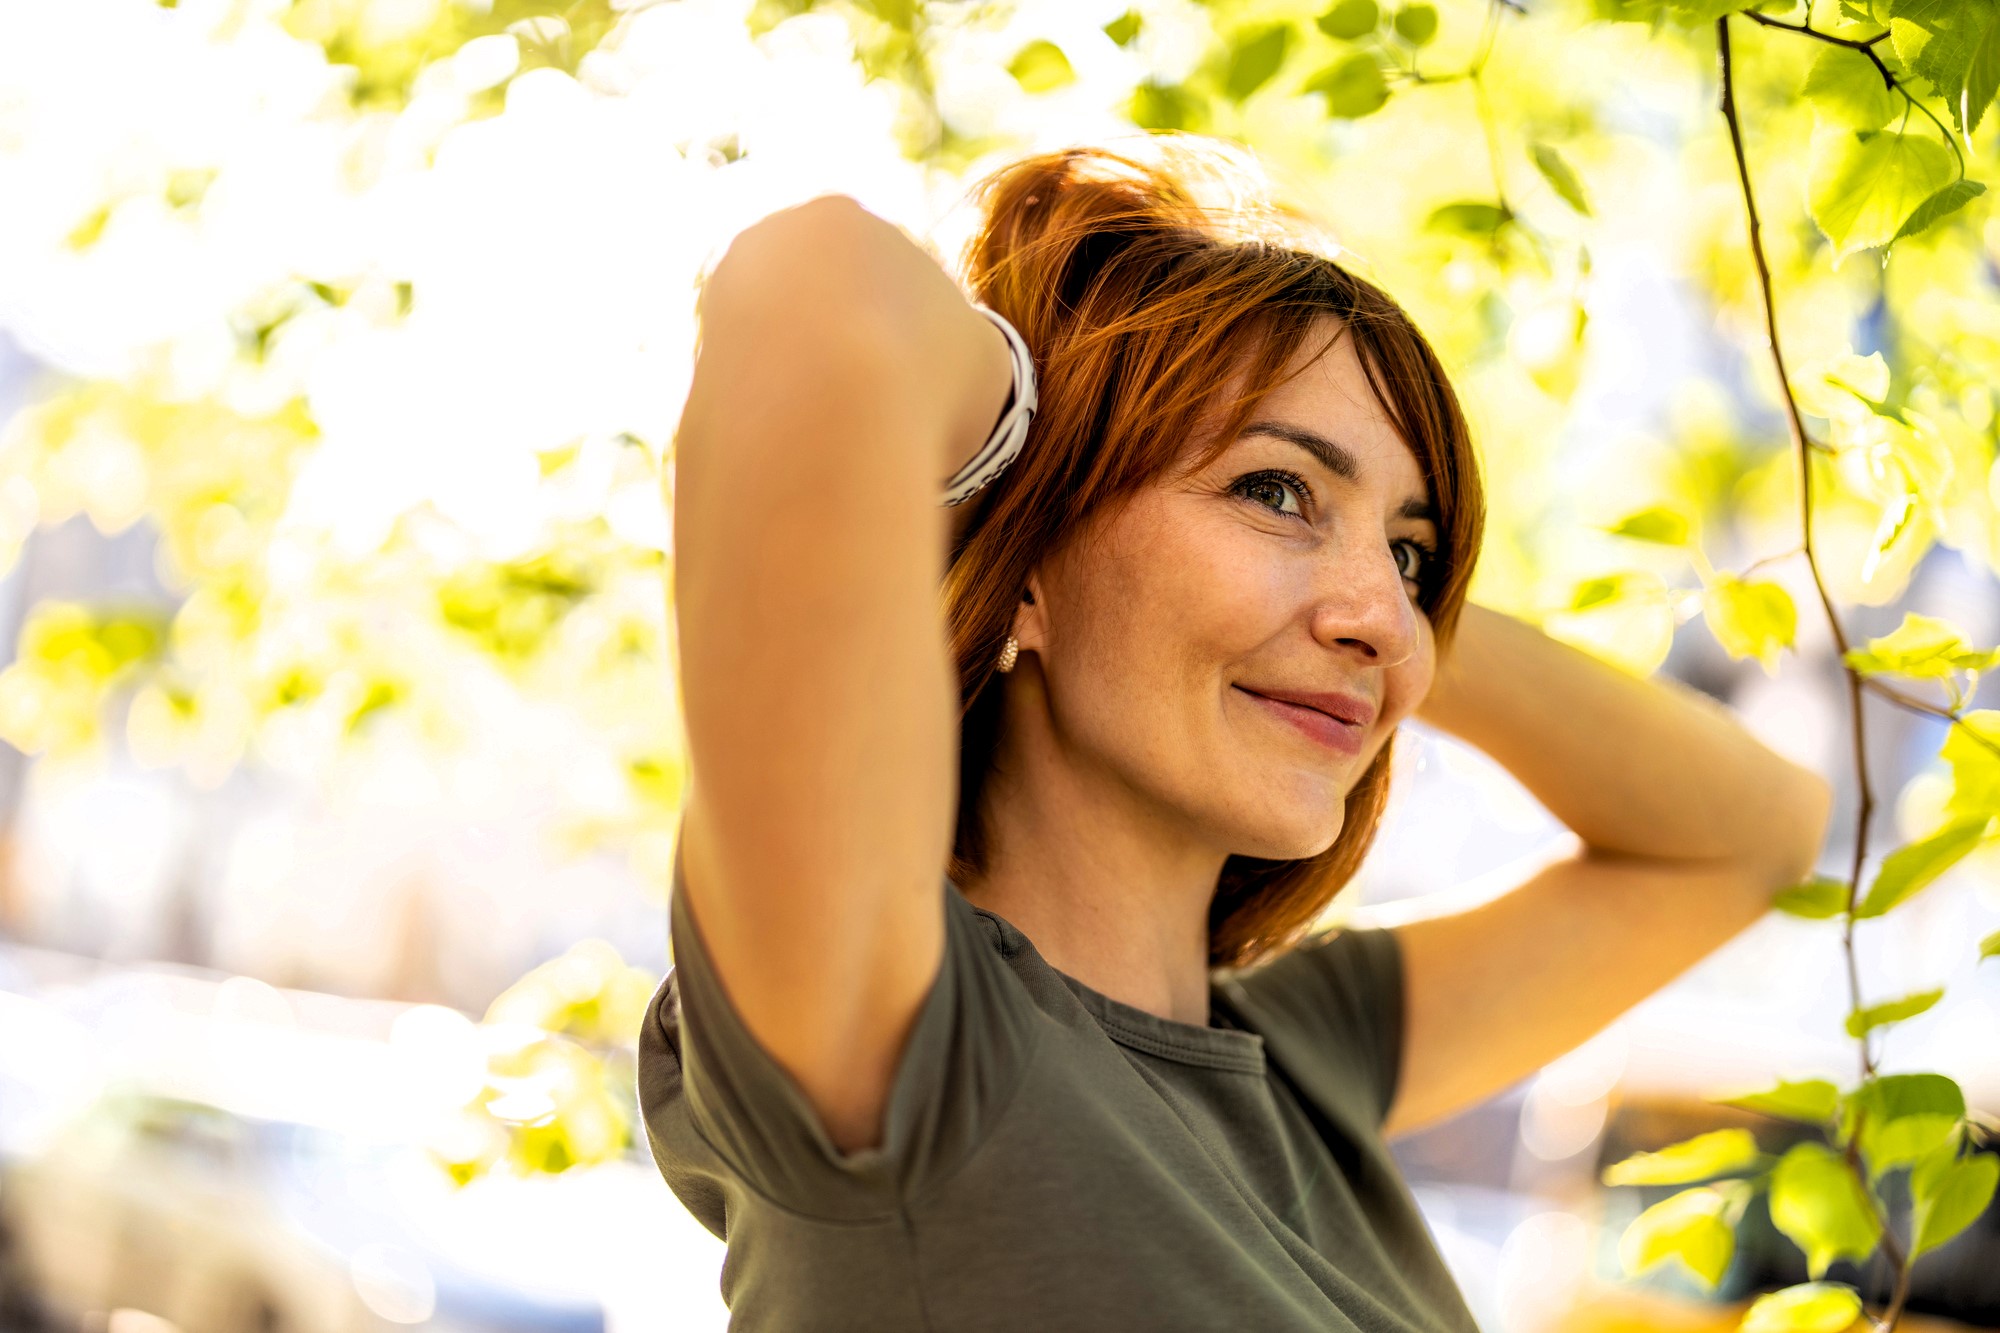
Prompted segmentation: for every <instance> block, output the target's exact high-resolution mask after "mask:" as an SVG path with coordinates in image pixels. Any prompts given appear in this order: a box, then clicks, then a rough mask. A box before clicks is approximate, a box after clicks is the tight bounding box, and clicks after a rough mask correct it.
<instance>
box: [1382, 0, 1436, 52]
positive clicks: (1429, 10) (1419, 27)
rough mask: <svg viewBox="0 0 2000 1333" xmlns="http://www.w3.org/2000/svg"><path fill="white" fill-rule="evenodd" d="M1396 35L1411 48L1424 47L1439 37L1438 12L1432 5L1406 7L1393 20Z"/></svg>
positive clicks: (1398, 11)
mask: <svg viewBox="0 0 2000 1333" xmlns="http://www.w3.org/2000/svg"><path fill="white" fill-rule="evenodd" d="M1393 23H1394V25H1395V28H1396V35H1397V36H1398V37H1401V38H1402V39H1403V40H1404V41H1406V42H1408V43H1409V44H1410V45H1411V46H1422V45H1424V44H1425V43H1426V42H1428V41H1430V39H1431V38H1433V37H1435V36H1437V30H1438V12H1437V10H1436V9H1435V8H1434V7H1432V6H1430V5H1404V6H1403V7H1402V8H1400V9H1398V10H1397V11H1396V17H1395V19H1394V20H1393Z"/></svg>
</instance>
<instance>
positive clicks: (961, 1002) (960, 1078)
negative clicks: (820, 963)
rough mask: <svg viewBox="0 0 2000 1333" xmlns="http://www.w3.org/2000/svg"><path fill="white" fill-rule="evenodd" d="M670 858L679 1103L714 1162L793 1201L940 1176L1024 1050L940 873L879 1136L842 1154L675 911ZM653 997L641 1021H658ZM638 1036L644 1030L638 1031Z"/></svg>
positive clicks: (994, 965)
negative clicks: (928, 945) (923, 982)
mask: <svg viewBox="0 0 2000 1333" xmlns="http://www.w3.org/2000/svg"><path fill="white" fill-rule="evenodd" d="M681 875H682V871H681V867H680V865H679V858H678V857H676V864H675V867H674V881H673V890H672V896H671V899H670V906H669V916H670V922H671V926H670V929H671V939H672V949H673V959H674V970H673V973H672V974H671V975H670V977H669V980H668V983H667V987H663V990H665V989H668V988H671V989H672V990H674V991H675V992H676V995H675V997H674V998H675V1000H676V1001H677V1003H676V1004H675V1005H674V1006H673V1007H672V1008H673V1010H674V1011H675V1014H674V1016H675V1018H676V1019H677V1021H678V1023H679V1026H680V1032H679V1034H678V1036H679V1040H678V1041H673V1042H666V1043H662V1042H659V1041H657V1040H656V1041H654V1042H652V1043H651V1045H652V1046H653V1048H654V1049H656V1050H659V1049H672V1050H675V1051H677V1058H678V1060H679V1062H680V1065H681V1070H680V1073H681V1078H680V1088H681V1092H682V1095H683V1096H684V1098H685V1103H686V1105H685V1110H686V1113H687V1115H688V1117H689V1120H690V1121H691V1123H692V1125H693V1127H694V1129H695V1130H696V1131H697V1133H698V1135H699V1137H700V1139H701V1140H702V1142H703V1143H704V1144H705V1145H706V1146H707V1147H708V1148H709V1149H710V1150H712V1151H713V1152H714V1154H715V1155H716V1157H717V1158H719V1159H720V1163H721V1164H722V1166H723V1167H725V1168H726V1170H727V1171H728V1172H729V1173H730V1174H732V1175H734V1176H736V1177H738V1178H739V1179H740V1180H741V1181H742V1182H743V1183H744V1184H745V1185H747V1186H748V1187H749V1188H751V1189H754V1190H756V1191H757V1192H758V1193H760V1194H762V1195H763V1196H764V1197H765V1198H766V1199H768V1200H770V1201H771V1202H773V1203H776V1204H778V1205H779V1206H781V1207H784V1208H787V1209H790V1210H791V1211H793V1212H796V1213H801V1214H804V1215H807V1216H812V1217H818V1218H825V1219H831V1220H862V1219H866V1218H875V1217H881V1216H883V1215H886V1214H889V1213H893V1212H894V1211H895V1210H896V1208H897V1207H898V1206H899V1205H900V1204H902V1203H903V1202H904V1201H906V1200H908V1199H911V1198H913V1197H916V1196H918V1195H920V1194H922V1193H924V1192H925V1191H926V1190H928V1189H929V1188H931V1187H932V1186H934V1185H936V1184H939V1183H941V1182H942V1181H943V1180H944V1179H945V1178H946V1177H948V1176H949V1175H950V1174H951V1173H952V1172H953V1171H954V1170H956V1169H957V1167H958V1166H959V1165H960V1164H961V1163H963V1162H964V1161H965V1159H966V1158H967V1157H969V1156H970V1155H971V1153H972V1151H973V1150H974V1149H975V1148H976V1147H977V1146H978V1145H979V1144H980V1143H981V1142H982V1141H983V1140H984V1138H985V1136H986V1134H987V1132H988V1130H989V1129H990V1128H991V1127H992V1125H993V1123H994V1122H995V1121H996V1120H997V1119H998V1118H999V1116H1000V1115H1001V1114H1002V1113H1003V1112H1004V1111H1005V1110H1006V1107H1007V1103H1008V1101H1009V1099H1010V1098H1011V1096H1012V1094H1013V1092H1014V1090H1015V1088H1016V1087H1017V1086H1018V1085H1019V1083H1020V1081H1021V1075H1022V1073H1023V1071H1024V1069H1025V1067H1026V1064H1027V1061H1028V1059H1029V1057H1030V1055H1031V1054H1032V1046H1033V1039H1034V1036H1035V1034H1036V1031H1037V1024H1036V1011H1035V1010H1034V1008H1033V1005H1032V1002H1031V1001H1030V999H1029V997H1028V996H1027V993H1026V992H1025V991H1024V990H1023V989H1022V988H1021V985H1020V982H1019V981H1018V980H1017V979H1016V978H1015V977H1014V975H1013V973H1012V972H1011V970H1010V969H1009V968H1008V965H1007V963H1006V961H1005V960H1004V959H1003V958H1002V957H1001V956H1000V953H999V951H998V949H997V948H996V946H995V943H994V941H993V938H992V936H991V934H990V933H989V931H988V929H987V927H986V926H985V924H984V923H983V922H982V921H981V920H980V919H979V917H978V915H977V914H976V913H975V912H974V911H973V910H972V907H971V904H969V903H968V902H966V900H965V898H964V897H963V895H961V894H960V893H959V892H958V890H957V889H955V888H953V887H952V885H951V884H950V882H949V881H948V880H944V879H943V878H942V877H940V881H939V893H938V899H937V908H936V910H938V911H939V912H942V913H943V914H944V918H945V931H944V957H943V959H942V961H941V963H940V966H939V970H938V973H937V977H936V979H935V980H934V981H933V982H932V984H931V989H930V991H929V992H928V993H927V994H926V996H925V998H924V1000H923V1002H922V1004H921V1006H920V1008H919V1011H918V1014H917V1018H916V1022H915V1024H914V1026H913V1027H912V1029H911V1031H910V1035H909V1037H908V1039H907V1041H906V1043H905V1045H904V1048H903V1051H902V1053H901V1056H900V1059H899V1063H898V1065H897V1068H896V1073H895V1076H894V1079H893V1082H892V1084H891V1089H890V1094H889V1101H888V1106H887V1108H886V1117H885V1125H884V1133H883V1139H882V1141H881V1142H880V1143H879V1144H877V1145H875V1146H872V1147H868V1148H863V1149H860V1150H857V1151H854V1152H843V1151H842V1150H841V1149H839V1148H838V1147H837V1146H835V1144H834V1143H833V1141H832V1140H831V1139H830V1138H828V1136H827V1133H826V1129H825V1126H824V1125H823V1124H822V1123H821V1121H820V1118H819V1115H818V1113H817V1112H816V1111H815V1110H814V1109H813V1106H812V1103H811V1101H810V1100H809V1099H808V1098H807V1096H806V1094H805V1091H804V1089H802V1088H801V1087H800V1086H799V1084H798V1083H797V1081H796V1080H794V1079H793V1078H792V1076H791V1075H790V1074H789V1073H787V1072H786V1070H785V1069H784V1068H783V1066H781V1065H780V1064H779V1063H778V1062H777V1060H776V1059H775V1058H774V1057H773V1056H772V1055H771V1054H770V1053H769V1052H768V1051H767V1050H766V1049H765V1048H764V1046H763V1045H762V1044H761V1043H760V1042H759V1041H758V1040H757V1039H756V1038H755V1037H754V1036H753V1035H752V1034H751V1032H750V1029H749V1027H748V1026H747V1025H746V1024H745V1023H744V1022H743V1020H742V1018H741V1016H740V1015H739V1014H738V1012H737V1010H736V1008H735V1006H734V1004H733V1003H732V1002H731V1001H730V999H729V996H728V992H727V991H726V990H725V989H724V987H723V986H722V984H721V981H720V978H719V976H718V974H717V973H716V971H715V968H714V966H713V964H712V960H711V959H710V957H709V954H708V950H707V948H706V947H705V945H704V944H703V942H702V938H701V933H700V931H699V929H698V928H697V927H696V925H695V923H694V921H693V919H692V916H691V914H690V912H689V909H688V905H687V902H686V898H685V894H684V892H683V883H682V878H681ZM667 1014H668V1009H667V1008H666V1007H664V1006H661V1005H658V1004H656V1005H655V1006H654V1009H653V1012H651V1013H649V1014H648V1016H647V1021H648V1023H659V1022H662V1021H665V1019H666V1016H667ZM649 1035H650V1034H649Z"/></svg>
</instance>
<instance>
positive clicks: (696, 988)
mask: <svg viewBox="0 0 2000 1333" xmlns="http://www.w3.org/2000/svg"><path fill="white" fill-rule="evenodd" d="M678 871H679V867H678V866H676V876H675V881H674V890H673V895H672V899H671V907H670V909H669V910H670V922H671V930H672V939H673V954H674V963H675V966H674V968H673V970H672V971H670V972H669V973H668V974H667V978H666V980H665V982H664V983H663V984H662V985H661V986H660V989H659V991H658V992H657V993H656V994H655V995H654V997H653V1001H652V1004H651V1005H650V1006H649V1008H648V1009H647V1012H646V1019H645V1024H644V1027H643V1028H642V1030H641V1032H640V1039H639V1063H638V1083H639V1098H640V1104H641V1107H642V1109H643V1111H644V1115H645V1125H646V1134H647V1138H648V1141H649V1142H650V1144H651V1146H652V1151H653V1158H654V1160H655V1161H656V1162H657V1163H658V1164H659V1168H660V1171H661V1173H662V1174H663V1175H664V1176H665V1177H666V1179H667V1183H668V1184H669V1185H670V1186H671V1187H672V1188H673V1191H674V1193H675V1194H676V1195H678V1196H679V1197H680V1199H681V1202H682V1203H684V1204H685V1205H686V1206H687V1207H688V1209H689V1210H690V1211H691V1212H692V1213H693V1214H694V1215H695V1217H696V1218H698V1219H699V1220H700V1221H701V1222H702V1224H703V1225H704V1226H706V1227H707V1228H708V1229H709V1230H710V1231H712V1232H713V1233H715V1234H716V1235H717V1236H719V1237H721V1238H722V1239H723V1240H724V1241H725V1242H726V1243H727V1252H726V1256H725V1258H724V1261H723V1266H722V1279H721V1286H722V1297H723V1300H724V1302H725V1303H726V1304H727V1305H728V1306H729V1309H730V1312H731V1321H730V1327H731V1329H732V1330H741V1331H745V1333H790V1331H791V1330H822V1329H824V1330H850V1329H851V1330H855V1331H856V1333H861V1331H863V1330H865V1331H866V1333H904V1331H905V1330H908V1331H909V1333H916V1331H917V1330H926V1331H935V1333H985V1331H986V1330H994V1331H995V1333H999V1331H1000V1330H1006V1331H1008V1333H1015V1331H1017V1330H1023V1329H1033V1330H1036V1333H1067V1331H1068V1330H1076V1331H1077V1333H1104V1331H1105V1330H1110V1329H1118V1330H1125V1329H1132V1330H1159V1331H1160V1333H1180V1331H1182V1330H1185V1331H1186V1333H1196V1331H1197V1330H1199V1333H1214V1330H1218V1329H1232V1330H1233V1329H1254V1330H1257V1331H1258V1333H1307V1330H1311V1331H1312V1333H1325V1330H1330V1329H1333V1330H1339V1329H1361V1330H1369V1333H1405V1331H1407V1330H1423V1331H1424V1333H1444V1331H1449V1333H1476V1325H1475V1324H1474V1322H1473V1319H1472V1316H1471V1314H1470V1313H1469V1312H1468V1311H1467V1310H1466V1307H1465V1304H1464V1301H1463V1299H1462V1297H1461V1296H1460V1294H1459V1291H1458V1288H1457V1286H1456V1285H1455V1283H1454V1282H1453V1280H1452V1278H1451V1275H1450V1273H1449V1272H1448V1271H1447V1270H1446V1268H1445V1266H1444V1263H1443V1261H1442V1259H1441V1258H1440V1256H1439V1254H1438V1251H1437V1248H1436V1246H1435V1244H1434V1243H1433V1241H1432V1239H1431V1236H1430V1233H1429V1232H1428V1231H1427V1230H1426V1228H1425V1225H1424V1222H1423V1218H1422V1216H1421V1215H1420V1214H1419V1213H1418V1211H1417V1209H1416V1205H1415V1202H1414V1201H1413V1200H1412V1198H1411V1196H1410V1193H1409V1190H1408V1187H1407V1186H1406V1185H1405V1184H1404V1182H1403V1180H1402V1178H1401V1176H1400V1175H1399V1173H1398V1172H1397V1169H1396V1166H1395V1164H1394V1162H1393V1161H1392V1160H1391V1159H1390V1157H1389V1154H1388V1152H1387V1150H1386V1149H1385V1148H1384V1146H1383V1142H1382V1138H1381V1134H1380V1126H1381V1123H1382V1119H1383V1117H1384V1116H1385V1115H1386V1114H1387V1110H1388V1106H1389V1103H1390V1098H1391V1096H1392V1094H1393V1093H1394V1090H1395V1083H1396V1076H1397V1066H1398V1060H1399V1057H1400V1051H1401V1040H1402V1022H1403V1009H1402V970H1401V969H1402V962H1401V955H1400V952H1399V946H1398V945H1397V943H1396V940H1395V937H1394V936H1393V935H1391V934H1390V933H1389V932H1387V931H1385V930H1357V929H1350V930H1346V931H1343V932H1341V933H1340V934H1338V935H1335V936H1333V937H1332V938H1331V939H1326V940H1322V941H1319V942H1316V943H1312V944H1309V945H1307V946H1304V947H1302V948H1299V949H1295V950H1293V951H1291V952H1290V953H1287V954H1285V955H1283V956H1281V957H1279V958H1277V959H1274V960H1272V961H1269V962H1267V963H1264V964H1262V965H1259V966H1257V967H1254V968H1250V969H1244V970H1240V971H1235V972H1230V971H1217V972H1215V973H1213V974H1212V976H1211V983H1212V984H1211V989H1210V993H1211V998H1212V1003H1213V1010H1214V1023H1213V1024H1212V1025H1211V1026H1208V1027H1197V1026H1195V1025H1193V1024H1190V1023H1180V1022H1175V1021H1173V1020H1170V1019H1165V1018H1161V1017H1159V1016H1158V1015H1155V1014H1150V1013H1147V1012H1146V1011H1145V1010H1143V1009H1139V1008H1137V1007H1135V1006H1132V1005H1128V1004H1124V1003H1122V1002H1120V1001H1117V1000H1114V999H1111V998H1110V997H1109V996H1106V995H1104V994H1101V993H1100V992H1098V991H1096V990H1093V989H1091V988H1090V987H1088V986H1086V985H1084V984H1083V983H1082V982H1079V981H1077V980H1076V979H1075V978H1073V977H1070V976H1069V975H1067V974H1066V973H1063V972H1059V971H1057V970H1056V969H1055V968H1053V967H1051V966H1050V965H1049V964H1048V963H1047V962H1046V961H1045V960H1044V959H1043V958H1042V956H1041V955H1040V954H1039V953H1037V952H1036V950H1035V946H1034V945H1033V944H1032V943H1031V942H1030V941H1029V940H1028V938H1027V937H1026V936H1025V935H1023V934H1022V933H1021V932H1020V931H1019V930H1017V929H1015V928H1014V927H1013V926H1012V925H1011V924H1009V923H1008V922H1007V921H1005V920H1004V919H1002V918H1001V917H999V916H996V915H994V914H993V913H991V912H988V911H986V910H984V909H982V908H978V907H975V906H973V905H972V904H971V903H970V902H969V901H968V900H967V899H966V898H965V896H964V895H963V894H961V893H960V892H959V891H958V889H957V888H956V887H955V886H954V885H952V884H951V882H950V881H949V880H946V881H944V885H943V892H942V894H941V897H940V902H939V910H941V911H942V912H944V914H945V927H946V929H945V953H944V961H943V966H942V969H941V971H940V972H939V975H938V979H937V981H936V983H935V985H934V986H933V987H932V989H931V991H930V993H929V995H928V996H927V997H926V999H925V1001H924V1004H923V1007H922V1009H921V1011H920V1013H919V1015H918V1018H917V1021H916V1024H915V1027H914V1028H913V1030H912V1032H911V1036H910V1039H909V1043H908V1045H907V1047H906V1048H905V1050H904V1053H903V1056H902V1060H901V1063H900V1065H899V1066H898V1068H897V1072H896V1076H895V1080H894V1083H893V1085H892V1089H891V1092H890V1097H889V1103H888V1108H887V1120H886V1134H885V1140H884V1142H883V1143H882V1144H881V1145H879V1146H876V1147H872V1148H866V1149H862V1150H861V1151H859V1152H855V1153H842V1152H841V1151H840V1150H839V1149H838V1148H836V1147H835V1146H834V1145H833V1143H832V1142H831V1140H829V1139H828V1138H827V1136H826V1132H825V1130H824V1128H823V1127H822V1126H821V1124H820V1122H819V1119H818V1117H817V1116H816V1115H815V1113H814V1112H813V1110H812V1106H811V1103H810V1102H809V1101H808V1100H807V1099H806V1096H805V1094H804V1092H803V1090H802V1089H800V1087H799V1086H798V1084H797V1083H796V1082H795V1081H793V1080H792V1078H791V1077H790V1076H789V1075H788V1074H786V1073H785V1072H784V1070H783V1069H782V1068H781V1067H780V1066H779V1065H778V1064H777V1063H776V1061H774V1060H773V1059H772V1058H771V1057H770V1055H769V1054H768V1053H767V1052H766V1051H765V1050H764V1049H763V1047H762V1046H760V1045H759V1044H758V1043H757V1042H756V1040H755V1039H754V1038H753V1037H752V1036H751V1035H750V1032H749V1029H748V1028H747V1027H745V1026H744V1024H743V1022H742V1020H741V1018H740V1017H739V1016H738V1015H737V1013H736V1011H735V1010H734V1009H733V1008H732V1007H731V1005H730V1003H729V1000H728V998H727V997H726V995H725V993H724V991H723V989H722V988H721V986H720V985H719V982H718V978H717V976H716V974H715V971H714V970H713V967H712V966H711V962H710V959H709V957H708V955H707V953H706V952H705V951H704V949H703V947H702V942H701V938H700V936H699V935H698V934H697V932H696V930H695V928H694V926H693V924H692V921H691V918H690V917H689V915H688V912H687V908H686V905H685V902H684V901H683V896H682V893H681V889H680V879H679V874H678Z"/></svg>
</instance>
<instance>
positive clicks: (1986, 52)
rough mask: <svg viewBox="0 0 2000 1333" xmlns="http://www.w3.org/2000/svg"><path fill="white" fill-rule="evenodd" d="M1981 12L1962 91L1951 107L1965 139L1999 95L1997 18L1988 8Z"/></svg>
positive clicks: (1999, 29)
mask: <svg viewBox="0 0 2000 1333" xmlns="http://www.w3.org/2000/svg"><path fill="white" fill-rule="evenodd" d="M1967 8H1968V9H1970V8H1971V6H1967ZM1983 8H1984V9H1985V11H1986V13H1985V21H1984V22H1983V23H1980V24H1979V25H1978V36H1977V37H1976V38H1975V39H1974V40H1973V44H1972V59H1971V60H1970V61H1969V62H1968V63H1967V65H1966V70H1965V91H1964V92H1963V93H1961V94H1960V95H1959V97H1958V98H1954V99H1953V101H1954V103H1955V105H1954V106H1953V107H1952V111H1953V114H1954V117H1955V118H1956V119H1957V121H1958V123H1959V124H1960V125H1962V126H1964V127H1965V134H1966V137H1967V138H1971V137H1972V132H1973V131H1974V130H1976V129H1978V128H1979V122H1980V119H1981V118H1982V117H1983V116H1985V114H1986V108H1987V106H1988V105H1989V104H1990V103H1991V102H1992V101H1993V94H1994V93H1996V92H2000V15H1996V14H1995V12H1994V10H1993V6H1991V5H1986V6H1983Z"/></svg>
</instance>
